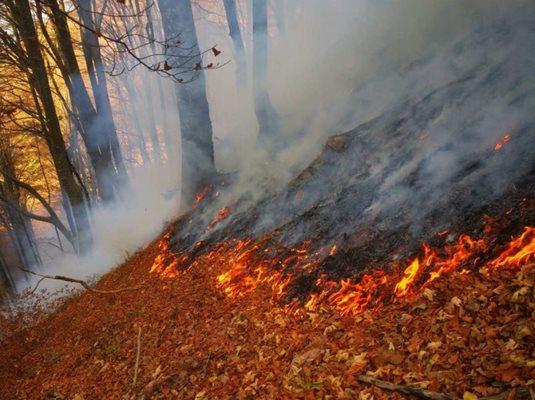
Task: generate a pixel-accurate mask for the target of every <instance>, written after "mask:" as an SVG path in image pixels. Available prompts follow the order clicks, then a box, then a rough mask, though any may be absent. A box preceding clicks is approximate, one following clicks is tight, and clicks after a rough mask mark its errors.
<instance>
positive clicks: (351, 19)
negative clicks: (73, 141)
mask: <svg viewBox="0 0 535 400" xmlns="http://www.w3.org/2000/svg"><path fill="white" fill-rule="evenodd" d="M287 3H288V4H287V9H290V8H293V9H294V11H295V12H293V13H292V14H291V15H290V14H289V15H288V16H287V20H288V21H289V25H288V27H287V30H286V34H285V36H284V37H280V35H279V33H278V32H277V31H276V29H275V28H274V27H273V29H271V28H270V30H271V37H270V50H269V51H270V56H269V78H268V88H269V92H270V95H271V98H272V102H273V104H274V106H275V108H276V109H277V111H278V112H279V114H280V116H281V122H282V130H281V132H280V134H279V135H278V136H277V137H276V138H274V141H275V143H276V148H277V149H278V152H277V154H276V155H275V156H274V159H273V158H272V157H271V156H270V155H269V153H268V152H267V151H266V149H265V148H262V147H259V146H257V142H256V132H257V129H258V126H257V123H256V120H255V117H254V108H253V104H252V98H253V96H252V85H251V84H250V82H249V85H248V86H247V88H248V89H247V90H245V91H238V90H237V89H236V87H237V85H236V75H235V70H234V68H235V66H234V65H233V64H232V62H231V63H230V64H229V65H227V66H225V67H223V68H221V69H216V70H214V71H211V72H209V73H207V87H208V99H209V103H210V114H211V119H212V123H213V128H214V142H215V151H216V161H217V165H218V168H219V169H220V170H221V171H224V172H234V173H237V184H236V187H235V189H234V191H233V192H232V193H230V194H229V193H227V194H226V195H224V197H223V198H222V199H221V201H220V203H218V205H217V207H219V206H221V205H223V204H224V203H225V202H228V201H231V200H233V199H235V198H237V197H239V196H241V195H242V194H243V193H246V192H249V193H250V194H251V195H252V199H253V200H252V202H253V203H254V201H255V200H258V199H260V198H261V197H262V196H263V193H264V192H263V191H261V190H259V186H261V187H263V188H264V189H265V190H269V191H273V192H274V191H277V190H278V189H280V188H281V187H283V185H284V184H286V183H287V182H289V181H290V180H291V179H292V178H293V177H294V176H295V175H296V174H297V173H298V172H299V171H301V170H302V169H303V168H305V167H306V166H307V165H308V164H310V163H311V162H312V161H313V160H314V159H315V158H316V157H317V156H318V154H319V153H320V152H321V151H322V148H323V145H324V143H325V141H326V139H327V138H328V137H329V136H331V135H333V134H339V133H343V132H346V131H348V130H350V129H352V128H354V127H355V126H358V125H360V124H363V123H366V122H369V121H372V120H373V119H374V118H377V117H379V118H381V117H382V116H384V117H383V118H384V120H385V121H386V120H388V121H394V120H396V119H406V120H407V121H408V122H407V124H406V125H404V127H403V129H404V132H405V133H404V134H403V135H402V136H401V138H399V137H397V136H396V132H395V130H392V131H391V132H390V131H389V132H385V131H380V129H392V125H391V124H389V123H386V122H385V123H382V122H381V123H378V124H377V126H378V129H379V132H380V134H379V133H378V131H372V135H376V136H370V133H369V132H367V131H366V130H364V133H362V134H359V135H361V136H358V138H359V139H358V140H361V141H362V146H363V147H366V146H368V147H367V152H363V154H365V155H366V158H365V159H362V160H357V161H356V162H361V163H362V165H366V168H367V173H369V178H368V179H369V182H370V186H369V187H370V188H373V190H374V192H373V193H371V194H370V195H369V200H368V203H365V204H364V205H362V207H363V208H365V210H364V211H363V212H362V214H358V213H357V211H355V213H356V214H357V215H359V216H362V218H364V217H365V215H368V214H377V213H379V212H381V213H383V215H384V216H390V217H392V216H394V215H395V210H399V209H400V208H404V207H405V208H407V209H408V210H409V214H410V216H411V218H412V220H413V221H415V226H416V225H417V222H416V221H418V219H419V218H421V217H422V216H424V215H426V214H427V213H429V212H431V211H433V210H434V209H435V208H436V207H437V205H439V204H440V201H441V199H442V198H443V196H445V195H446V194H448V193H449V191H450V188H452V187H455V184H457V183H459V182H463V183H464V184H466V185H469V186H478V189H477V190H476V192H477V193H474V201H480V199H481V198H490V197H492V196H495V195H497V194H499V193H501V192H502V191H503V190H504V189H505V188H506V187H507V186H508V184H509V183H510V180H511V179H512V178H513V177H514V173H512V171H513V170H514V168H515V167H517V166H515V163H518V162H523V161H522V160H524V161H525V160H526V159H529V158H527V157H528V156H529V146H528V144H529V140H528V139H529V138H530V137H531V138H532V137H533V125H531V128H529V126H528V125H529V123H531V124H532V123H533V115H532V110H533V109H535V103H534V101H533V96H534V90H535V81H534V78H533V76H532V73H530V71H533V70H535V69H534V67H535V66H534V65H533V64H534V61H533V56H532V54H533V49H535V48H534V47H533V45H534V39H533V37H534V36H535V35H534V32H533V28H532V27H533V26H535V25H533V24H532V22H533V21H532V20H533V15H535V13H534V12H533V11H534V10H533V8H534V7H533V5H532V3H531V2H529V1H527V0H526V1H523V0H518V1H514V2H503V1H499V0H475V1H471V2H466V1H462V0H455V1H450V2H446V1H441V2H438V1H437V2H430V1H426V0H409V1H403V2H393V1H386V0H380V1H376V0H367V1H354V0H337V1H333V2H328V1H325V0H306V1H305V0H295V1H293V0H292V1H290V2H287ZM513 3H514V5H512V4H513ZM200 17H201V14H199V15H197V21H196V22H197V23H198V25H197V30H198V34H199V37H200V41H201V48H209V47H211V46H213V45H217V47H218V48H219V49H221V50H223V56H226V57H227V59H231V54H232V50H231V49H232V47H231V46H232V44H231V41H230V38H229V37H228V35H227V31H226V27H217V26H215V25H213V24H209V23H207V22H206V21H204V20H203V19H201V18H200ZM250 45H251V38H250V37H246V48H248V50H250ZM530 49H531V50H530ZM249 61H250V57H249ZM251 64H252V63H251V62H249V65H251ZM248 72H249V74H248V76H249V77H251V76H252V72H253V71H252V70H251V68H249V71H248ZM140 74H141V77H142V79H143V78H146V75H144V74H148V72H146V71H145V72H142V73H140ZM459 80H466V82H468V83H466V84H463V85H460V86H459V88H460V89H459V91H456V90H455V86H454V87H453V88H452V89H451V90H449V91H448V90H447V91H444V92H440V93H444V95H442V94H438V95H436V96H435V97H432V94H433V93H436V91H437V90H438V91H440V90H442V89H443V88H444V87H448V85H451V84H452V83H453V82H457V81H459ZM132 82H134V81H132ZM135 82H136V84H137V83H139V82H138V81H135ZM170 84H171V83H169V82H164V86H167V85H170ZM151 87H152V88H154V85H152V86H151ZM441 88H442V89H441ZM167 95H168V97H166V99H165V102H166V105H167V109H168V115H167V116H165V115H159V118H169V117H171V118H174V119H173V120H172V121H170V122H169V121H168V122H169V123H168V124H167V126H168V127H170V128H171V129H173V130H176V132H173V134H172V135H178V131H179V128H178V123H177V120H176V116H173V115H174V113H176V109H177V108H176V103H175V100H174V98H173V96H172V95H171V94H170V92H168V93H167ZM430 95H431V97H430V98H429V99H430V100H429V101H432V103H430V104H429V105H428V107H427V108H425V110H426V113H427V114H426V115H418V114H415V113H414V110H413V108H411V107H413V106H414V105H415V104H417V103H418V102H426V96H430ZM150 97H151V98H153V99H156V98H157V95H156V94H153V95H152V96H150ZM147 98H148V96H143V95H141V96H139V97H137V98H136V99H135V100H131V101H135V103H136V104H135V106H134V109H135V110H136V113H138V115H137V116H138V117H139V118H140V119H141V120H142V121H145V120H146V119H145V116H144V114H143V110H144V109H147V107H151V106H154V104H152V105H150V104H147ZM153 101H156V100H153ZM160 109H161V107H160ZM389 113H394V115H389ZM530 113H531V114H530ZM159 126H164V124H162V123H161V121H160V122H159ZM526 129H527V130H529V129H531V131H530V132H531V133H528V134H527V136H526V134H525V131H526ZM508 132H509V133H510V134H511V136H512V142H511V145H512V146H510V147H505V148H504V152H506V154H507V157H505V158H504V157H502V156H500V157H494V156H488V155H489V154H491V153H492V152H491V153H489V149H492V148H493V146H494V144H495V143H496V142H497V141H498V140H500V138H501V137H502V136H503V135H504V134H505V133H508ZM522 132H524V133H522ZM519 133H522V134H523V135H524V136H523V139H522V140H520V141H518V142H516V144H515V135H516V134H519ZM127 134H129V135H130V134H131V135H133V134H134V133H133V132H128V133H127ZM160 135H161V133H160ZM420 136H423V137H424V138H425V139H422V140H421V141H419V140H418V138H419V137H420ZM175 137H176V136H175ZM177 147H178V146H177ZM526 147H528V148H527V149H526ZM522 148H523V149H524V151H523V152H522V154H523V156H524V157H525V158H524V159H522V160H520V161H519V160H517V159H516V158H515V157H516V153H515V151H513V150H515V149H522ZM526 152H527V153H526ZM482 154H484V155H485V157H486V158H481V157H482ZM526 154H527V155H526ZM351 156H352V155H351V154H349V155H348V157H351ZM359 156H360V155H359ZM184 157H185V159H186V160H187V157H188V155H184ZM472 161H478V162H479V164H478V165H477V171H478V172H477V173H476V174H471V173H470V174H466V173H465V172H463V171H465V170H466V168H467V165H469V163H470V162H472ZM179 164H180V163H179V162H178V161H176V163H168V164H166V167H161V166H157V165H153V166H152V167H143V168H138V169H137V170H136V171H135V172H134V173H132V177H131V180H132V192H131V193H129V194H127V195H125V196H123V198H124V200H123V202H121V203H119V204H117V205H115V206H112V207H109V208H104V209H100V210H97V211H96V213H95V223H94V233H95V237H96V241H95V249H94V251H93V252H92V253H91V255H89V256H88V257H86V258H84V259H83V260H77V259H75V258H74V257H70V256H69V257H63V258H61V259H60V260H59V261H58V259H56V258H54V259H53V260H51V261H50V262H49V263H48V264H49V265H51V267H50V272H54V273H61V274H65V275H71V276H77V277H83V276H87V275H92V274H100V273H103V272H105V271H107V270H108V269H109V268H110V267H111V266H113V265H116V264H117V263H119V262H121V261H122V260H123V259H124V257H125V255H126V252H129V253H130V254H131V253H132V252H133V251H135V250H136V249H137V248H138V247H139V246H142V245H144V244H146V243H147V242H149V241H150V240H151V239H153V238H154V237H155V236H156V235H157V234H158V233H159V232H160V231H161V229H162V227H163V222H164V221H165V220H167V219H169V218H170V217H171V216H172V215H173V214H175V213H176V212H177V211H178V209H179V204H178V198H177V195H178V193H180V184H179V183H178V182H179V180H180V173H179V171H180V167H179ZM528 167H529V166H526V165H525V163H524V164H522V168H517V169H519V170H520V171H519V172H518V173H521V172H525V169H526V168H528ZM161 168H164V170H162V169H161ZM342 175H343V174H342ZM344 179H345V180H340V182H341V183H343V184H347V183H348V182H349V183H351V182H352V181H351V179H352V178H351V177H347V176H346V177H344ZM259 182H261V183H259ZM371 182H373V184H372V183H371ZM408 182H409V183H408ZM342 189H343V188H338V189H337V190H342ZM317 190H321V188H319V189H317ZM174 194H175V195H174ZM307 195H310V196H311V197H314V196H316V195H317V196H321V195H320V194H316V193H313V192H312V191H311V192H310V193H307ZM217 207H214V209H211V210H209V212H208V213H207V215H206V216H205V219H206V221H205V222H209V220H210V219H211V218H212V217H213V215H212V214H213V213H214V212H215V211H217V210H216V208H217ZM379 210H380V211H379ZM424 211H425V212H424ZM359 212H360V211H359ZM233 215H236V214H233ZM292 216H293V215H292ZM287 218H289V216H288V215H283V216H281V215H278V214H277V211H273V212H269V213H267V214H266V215H265V216H263V218H261V219H260V220H259V221H258V230H259V231H261V230H263V229H270V228H273V227H274V225H276V224H277V223H281V222H284V220H285V219H287ZM203 228H204V227H201V228H200V229H203ZM350 228H355V226H350ZM348 229H349V227H348ZM297 236H299V235H297ZM45 263H46V260H45Z"/></svg>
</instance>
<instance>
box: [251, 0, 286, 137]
mask: <svg viewBox="0 0 535 400" xmlns="http://www.w3.org/2000/svg"><path fill="white" fill-rule="evenodd" d="M267 22H268V21H267V1H266V0H253V87H254V108H255V113H256V119H257V121H258V138H259V141H260V142H261V143H264V144H267V143H268V142H269V139H272V138H273V136H274V135H276V134H277V133H278V131H279V125H280V123H279V115H278V114H277V111H276V110H275V109H274V108H273V105H272V104H271V100H270V98H269V93H268V88H267V64H268V24H267Z"/></svg>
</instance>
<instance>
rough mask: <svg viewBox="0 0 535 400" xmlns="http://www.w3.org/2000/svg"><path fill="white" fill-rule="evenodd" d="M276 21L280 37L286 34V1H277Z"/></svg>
mask: <svg viewBox="0 0 535 400" xmlns="http://www.w3.org/2000/svg"><path fill="white" fill-rule="evenodd" d="M275 20H276V22H277V31H278V32H279V36H284V35H285V34H286V9H285V8H284V0H275Z"/></svg>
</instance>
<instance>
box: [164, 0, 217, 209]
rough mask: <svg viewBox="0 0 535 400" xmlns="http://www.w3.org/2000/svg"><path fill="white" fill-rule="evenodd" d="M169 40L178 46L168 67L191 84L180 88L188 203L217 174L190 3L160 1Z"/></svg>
mask: <svg viewBox="0 0 535 400" xmlns="http://www.w3.org/2000/svg"><path fill="white" fill-rule="evenodd" d="M158 4H159V8H160V13H161V15H162V24H163V29H164V33H165V36H166V40H167V41H168V42H170V43H174V44H175V45H177V44H178V45H179V46H173V47H170V48H169V50H168V57H169V59H170V61H168V62H167V65H168V68H170V69H174V68H176V69H179V68H182V69H184V70H185V71H188V70H189V71H191V72H190V73H189V75H188V72H185V73H184V80H185V81H186V80H187V81H188V83H187V84H178V85H176V94H177V103H178V110H179V115H180V131H181V138H182V192H183V199H184V200H185V202H186V203H187V204H190V203H192V201H193V198H194V195H195V192H197V191H198V190H199V189H200V188H201V187H202V186H204V185H205V184H206V183H208V182H209V181H211V180H212V179H213V177H214V175H215V173H216V168H215V161H214V143H213V139H212V122H211V120H210V110H209V106H208V99H207V97H206V82H205V78H204V72H203V69H202V58H201V52H200V47H199V43H198V40H197V33H196V31H195V23H194V21H193V10H192V7H191V1H190V0H159V1H158Z"/></svg>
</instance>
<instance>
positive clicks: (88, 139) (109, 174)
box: [49, 0, 126, 202]
mask: <svg viewBox="0 0 535 400" xmlns="http://www.w3.org/2000/svg"><path fill="white" fill-rule="evenodd" d="M83 3H84V2H82V4H81V8H80V14H81V17H82V23H83V24H84V25H86V24H90V25H87V26H88V27H89V28H92V25H91V24H92V19H91V18H90V17H85V18H84V16H85V15H86V14H87V13H89V12H90V11H88V10H85V9H84V7H87V6H88V5H87V4H83ZM49 4H50V11H51V17H52V22H53V23H54V28H55V29H56V33H57V34H56V36H57V41H58V45H59V49H60V52H61V56H62V60H61V61H62V63H63V67H64V68H63V70H62V72H63V75H64V79H65V81H66V83H67V87H68V89H69V95H70V99H71V102H72V105H73V108H74V109H75V110H76V111H77V113H78V117H79V120H80V126H81V132H80V134H81V136H82V139H83V141H84V144H85V147H86V149H87V152H88V155H89V158H90V160H91V165H92V167H93V169H94V171H95V177H96V181H97V186H98V190H99V194H100V197H101V198H102V200H103V201H105V202H109V201H112V200H115V199H116V188H118V187H120V186H121V185H122V184H123V183H124V182H125V181H126V168H125V166H124V162H123V158H122V155H121V150H120V146H119V141H118V139H117V132H116V129H115V124H114V121H113V116H112V113H111V105H110V102H109V97H108V90H107V86H106V79H105V76H104V71H103V69H102V65H101V61H100V50H99V47H98V41H97V40H96V38H95V34H94V33H92V32H90V31H88V30H86V29H82V31H83V32H82V41H83V49H84V56H85V59H86V62H87V69H88V74H89V77H90V82H91V87H92V91H93V98H94V101H95V106H96V108H95V107H94V106H93V103H92V102H91V98H90V96H89V93H88V91H87V89H86V87H85V84H84V82H83V79H82V75H81V72H80V67H79V65H78V60H77V58H76V54H75V52H74V47H73V44H72V38H71V34H70V31H69V27H68V25H67V19H66V17H65V14H64V13H63V11H62V10H61V8H60V6H59V4H58V2H57V0H50V3H49ZM89 10H90V9H89Z"/></svg>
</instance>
